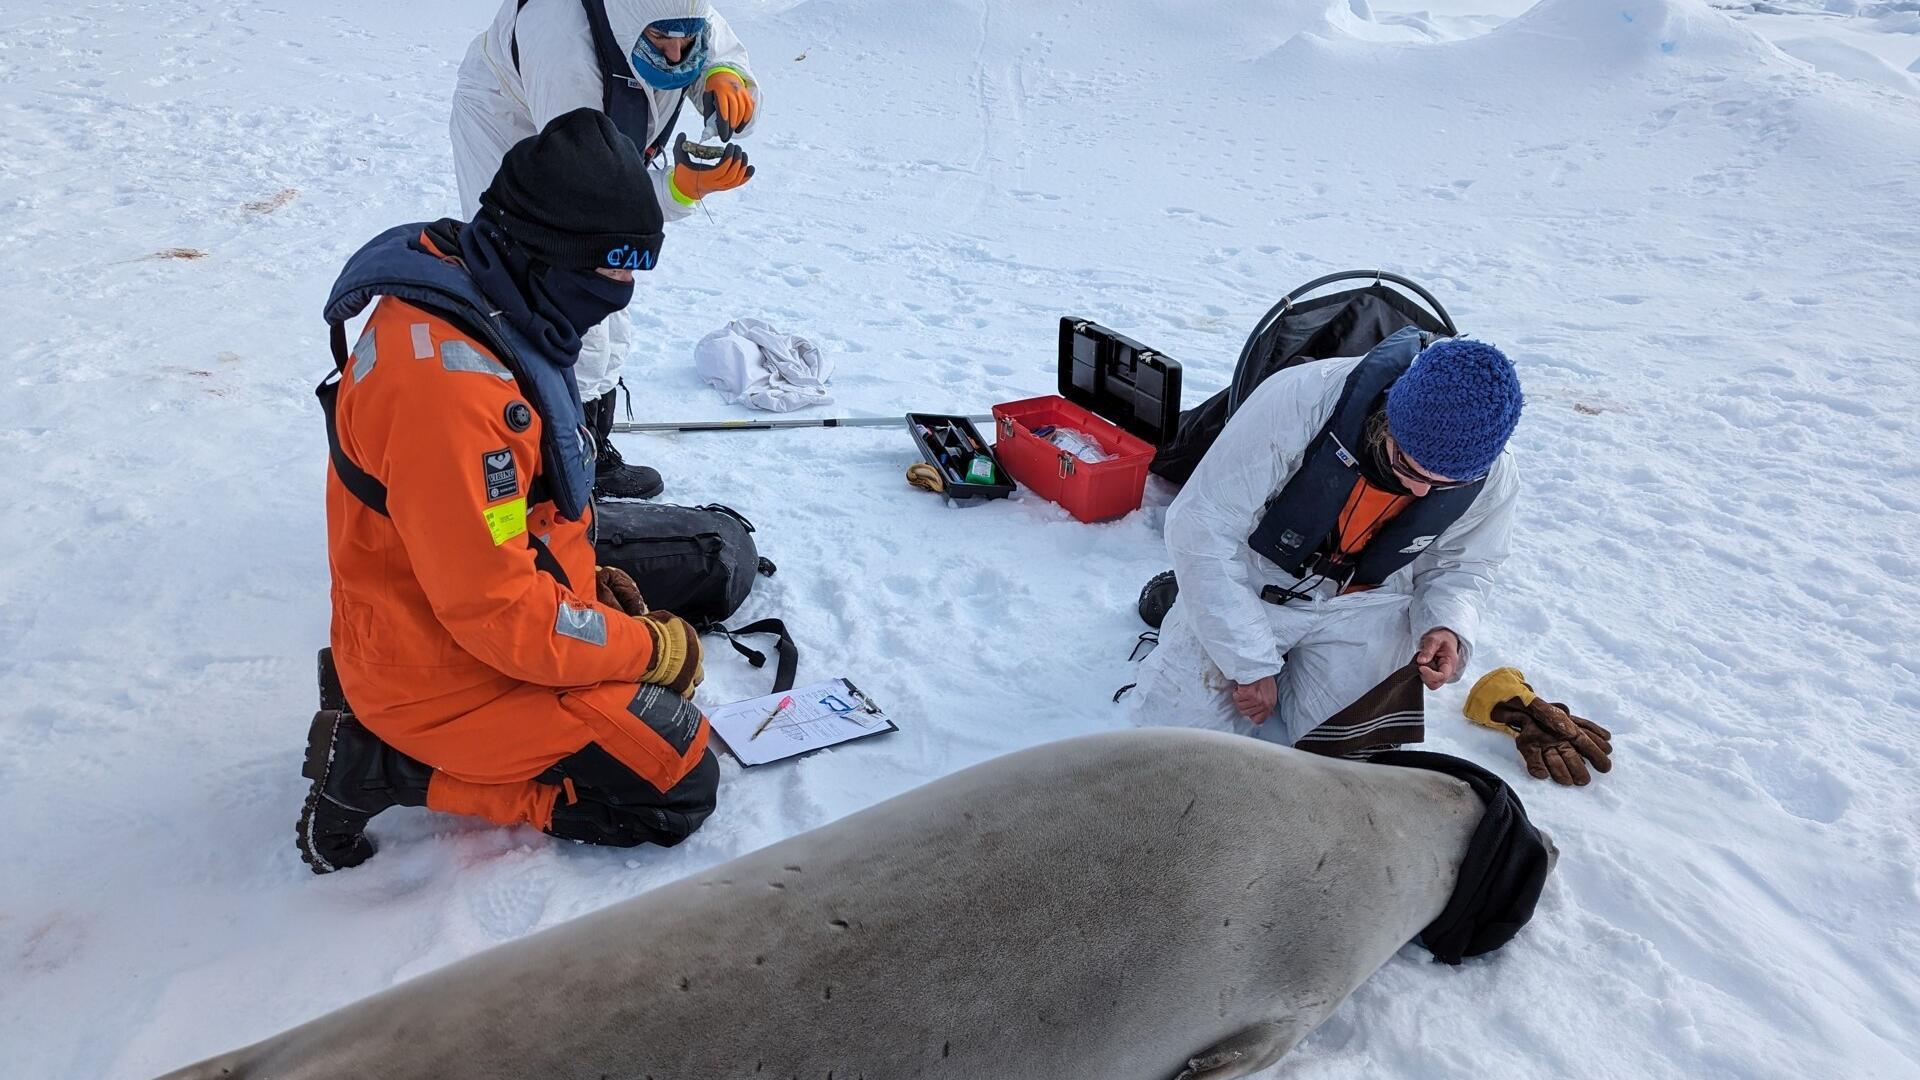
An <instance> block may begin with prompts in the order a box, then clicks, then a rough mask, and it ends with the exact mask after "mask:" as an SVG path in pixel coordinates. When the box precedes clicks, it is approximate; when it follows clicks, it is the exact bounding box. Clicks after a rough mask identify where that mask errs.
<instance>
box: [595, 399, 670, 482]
mask: <svg viewBox="0 0 1920 1080" xmlns="http://www.w3.org/2000/svg"><path fill="white" fill-rule="evenodd" d="M619 393H620V391H619V390H618V389H614V390H609V391H607V392H606V393H605V394H604V395H602V396H601V397H599V398H597V399H595V400H593V401H589V402H587V403H586V409H587V423H588V425H589V426H591V427H592V428H593V443H594V460H593V493H594V494H595V495H597V496H599V497H600V498H603V499H651V498H653V497H654V496H656V495H658V494H660V493H661V492H662V491H665V490H666V487H667V485H666V481H664V480H662V479H661V478H660V473H659V472H658V471H657V470H654V469H650V468H648V467H647V466H645V465H629V464H627V462H626V459H625V458H622V457H621V456H620V451H619V449H618V448H616V447H615V446H614V445H613V417H614V398H615V397H616V396H617V395H618V394H619Z"/></svg>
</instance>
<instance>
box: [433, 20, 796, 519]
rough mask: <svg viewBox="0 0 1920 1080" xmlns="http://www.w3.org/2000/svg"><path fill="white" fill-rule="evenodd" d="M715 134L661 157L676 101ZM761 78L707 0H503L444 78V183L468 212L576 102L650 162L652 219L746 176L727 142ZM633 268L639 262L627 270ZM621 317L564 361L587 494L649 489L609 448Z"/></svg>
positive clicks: (652, 491) (685, 209) (741, 125)
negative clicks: (447, 157)
mask: <svg viewBox="0 0 1920 1080" xmlns="http://www.w3.org/2000/svg"><path fill="white" fill-rule="evenodd" d="M689 100H691V101H692V103H693V105H694V108H695V109H696V110H698V111H699V113H700V114H701V116H702V117H704V118H705V121H706V123H705V130H706V132H707V133H708V135H709V136H716V137H718V138H719V139H720V141H722V142H724V143H728V144H730V145H728V146H727V148H726V150H725V152H724V153H723V154H721V155H720V156H719V157H718V158H711V157H696V156H695V153H694V152H692V151H689V150H688V149H687V147H686V137H685V136H684V135H682V136H681V137H680V139H679V140H677V141H676V142H675V143H674V145H673V148H672V153H671V155H670V160H667V161H665V162H664V164H665V166H666V167H664V168H662V167H659V166H660V165H661V164H663V162H662V161H661V158H662V155H663V153H664V152H665V150H666V141H667V139H668V137H669V136H671V135H672V134H673V130H674V123H675V121H676V120H677V118H678V117H679V114H680V109H681V106H682V105H683V104H685V103H686V102H687V101H689ZM760 106H761V97H760V86H759V83H758V82H757V81H756V80H755V79H754V77H753V69H752V67H751V65H750V64H749V62H748V60H747V50H746V47H745V46H744V45H742V44H741V42H740V39H739V38H738V37H736V36H735V35H734V33H733V30H732V28H731V27H729V26H728V25H727V21H726V20H725V19H724V18H722V17H721V15H720V13H719V12H717V11H715V10H713V6H712V5H711V4H710V3H708V2H707V0H505V2H504V3H503V4H502V5H501V7H500V12H499V14H498V15H496V16H495V17H494V20H493V25H491V26H489V27H488V28H487V29H486V31H485V32H484V33H482V34H481V35H480V36H479V37H476V38H475V39H474V40H473V44H472V45H471V46H469V47H468V49H467V55H466V59H465V60H464V61H463V62H462V63H461V65H460V74H459V77H458V80H457V82H456V84H455V87H454V94H453V116H452V121H451V124H450V127H451V130H452V136H453V164H454V179H455V181H456V183H457V184H458V185H459V189H460V204H461V210H462V213H463V215H464V216H465V217H467V218H468V219H471V218H472V217H473V216H474V214H476V213H477V212H478V211H479V208H480V193H481V192H482V191H484V190H486V187H487V184H489V183H490V182H491V181H492V180H493V175H494V173H495V172H496V171H497V170H498V169H499V167H500V160H501V158H503V157H504V156H505V155H506V152H507V150H508V149H509V148H510V147H512V146H513V145H514V144H515V143H517V142H519V141H520V140H521V139H524V138H527V137H528V136H531V135H533V134H535V133H537V132H538V131H539V130H540V129H541V128H542V127H544V126H545V125H546V123H547V122H548V121H550V120H552V119H553V118H554V117H556V116H559V115H561V114H563V113H567V112H571V111H573V110H574V109H578V108H582V107H585V108H594V109H602V110H604V111H606V112H607V114H608V115H609V116H610V117H611V118H612V119H613V122H614V125H615V126H616V127H618V128H619V129H620V131H621V132H622V133H623V134H625V135H626V136H627V137H628V138H630V139H632V140H633V142H634V145H635V146H637V147H638V148H639V149H640V150H641V152H642V154H643V155H644V156H645V158H646V160H647V162H648V163H649V164H650V165H654V166H655V168H654V170H653V172H652V173H651V177H652V181H653V188H654V197H655V199H656V200H657V201H658V202H659V204H660V210H661V215H662V216H663V217H664V218H665V219H666V220H667V221H676V220H678V219H680V218H684V217H686V216H687V215H688V214H691V213H692V212H693V208H694V207H695V206H697V205H699V202H700V200H701V199H703V198H705V197H706V196H708V195H710V194H713V193H714V192H716V191H727V190H731V189H733V188H737V187H739V186H740V185H742V184H744V183H746V182H747V180H748V178H749V177H751V176H752V175H753V167H752V166H751V165H750V164H748V162H747V156H746V154H745V152H744V151H742V150H741V149H740V148H739V146H737V145H732V143H733V140H734V139H735V138H737V137H739V136H743V135H747V134H750V133H751V132H752V131H753V130H754V129H755V127H757V125H758V121H759V118H760V111H761V110H760ZM628 269H642V267H628ZM631 326H632V324H631V322H630V321H629V320H628V319H627V317H626V315H625V313H624V312H622V313H616V314H615V315H614V316H613V317H612V318H610V319H608V320H606V322H604V323H603V324H601V325H600V326H599V327H597V328H595V330H594V331H592V332H590V333H589V334H588V335H587V337H586V339H585V340H584V342H583V343H582V346H581V349H580V359H579V361H578V363H577V364H576V365H575V368H574V375H575V378H576V379H577V380H578V382H579V384H580V397H581V400H582V401H583V402H585V403H586V405H587V415H588V419H589V421H591V422H592V424H593V427H594V432H595V437H596V442H597V444H598V447H597V449H598V451H599V458H598V462H597V468H596V477H595V481H596V482H595V490H596V492H598V493H599V494H601V495H603V496H611V497H615V498H651V497H652V496H654V495H657V494H659V492H660V490H661V488H662V486H663V485H662V482H661V480H660V475H659V473H658V472H657V471H655V470H653V469H650V468H647V467H645V466H637V465H628V464H626V463H625V462H624V461H623V460H622V459H621V457H620V453H619V451H618V450H616V449H614V447H613V444H612V442H611V441H610V439H609V437H608V436H609V435H610V433H611V430H612V426H613V410H614V395H615V393H616V387H617V386H618V385H619V381H620V368H621V365H622V363H623V362H624V361H625V359H626V354H627V352H628V351H629V349H630V348H631V345H632V340H631V339H632V329H631Z"/></svg>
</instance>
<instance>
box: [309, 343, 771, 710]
mask: <svg viewBox="0 0 1920 1080" xmlns="http://www.w3.org/2000/svg"><path fill="white" fill-rule="evenodd" d="M328 337H329V340H330V343H331V344H332V345H333V370H332V371H331V372H329V373H328V374H327V377H326V378H324V379H321V380H320V385H319V386H316V387H314V388H313V396H314V397H317V398H319V399H320V411H321V412H323V413H325V414H326V417H327V456H328V457H330V458H332V459H333V474H334V475H335V476H337V477H339V478H340V486H341V487H344V488H346V489H347V494H349V495H352V496H353V497H354V498H356V499H358V500H360V502H361V503H362V504H363V505H364V506H366V508H367V509H369V510H371V511H373V512H374V513H376V514H379V515H380V516H381V517H383V518H391V517H392V516H393V515H392V514H389V513H387V485H385V484H383V483H381V482H380V481H378V480H375V479H374V478H373V476H372V474H370V473H368V472H367V470H365V469H362V468H361V467H360V466H359V465H357V464H355V462H354V460H353V459H352V458H350V457H348V456H347V452H346V450H345V449H343V448H342V447H341V446H340V420H339V416H338V413H339V406H340V379H341V377H342V375H343V374H344V373H345V372H346V370H347V360H348V358H349V357H348V354H347V326H346V324H345V323H334V324H333V327H332V329H331V332H330V333H329V335H328ZM552 498H553V494H552V492H551V490H550V489H549V488H548V486H547V485H546V475H545V474H544V473H542V474H541V475H539V476H536V477H534V478H533V482H532V483H530V484H528V485H527V505H529V506H537V505H539V504H540V503H542V502H549V501H551V500H552ZM527 546H528V547H530V548H532V549H533V567H534V569H536V570H544V571H546V572H547V573H548V574H551V575H553V579H554V580H555V581H558V582H559V583H560V584H561V586H562V587H563V588H567V589H571V588H573V583H572V582H571V581H568V580H567V571H566V569H565V568H563V567H562V566H561V565H560V560H559V559H557V558H555V557H554V555H553V552H552V551H550V550H548V548H547V545H546V544H545V543H542V542H541V540H540V538H539V537H537V536H535V535H533V533H532V531H531V530H529V531H528V533H527ZM782 689H786V688H785V687H782Z"/></svg>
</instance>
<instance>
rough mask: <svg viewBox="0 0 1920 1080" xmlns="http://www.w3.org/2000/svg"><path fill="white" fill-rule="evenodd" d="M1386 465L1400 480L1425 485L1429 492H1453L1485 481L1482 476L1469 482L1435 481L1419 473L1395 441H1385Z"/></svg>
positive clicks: (1418, 469) (1417, 468) (1418, 468)
mask: <svg viewBox="0 0 1920 1080" xmlns="http://www.w3.org/2000/svg"><path fill="white" fill-rule="evenodd" d="M1387 465H1388V466H1389V467H1391V468H1392V469H1393V471H1394V472H1396V473H1398V474H1400V479H1402V480H1411V481H1413V482H1414V483H1416V484H1425V485H1426V486H1427V488H1428V489H1429V490H1431V491H1453V490H1455V489H1458V488H1463V487H1470V486H1472V485H1474V484H1477V483H1479V482H1480V481H1482V480H1484V479H1486V477H1484V476H1476V477H1474V478H1473V479H1471V480H1436V479H1434V478H1433V477H1431V476H1428V475H1427V474H1426V473H1423V472H1421V471H1420V467H1419V466H1417V465H1415V464H1414V463H1413V459H1412V458H1410V457H1408V456H1407V455H1406V454H1404V453H1402V452H1401V450H1400V443H1399V441H1398V440H1395V439H1388V440H1387Z"/></svg>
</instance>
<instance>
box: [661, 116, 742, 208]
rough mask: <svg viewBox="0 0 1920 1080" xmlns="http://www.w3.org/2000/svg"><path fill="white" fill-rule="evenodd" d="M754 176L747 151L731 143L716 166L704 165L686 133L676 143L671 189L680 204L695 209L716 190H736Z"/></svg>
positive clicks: (669, 181)
mask: <svg viewBox="0 0 1920 1080" xmlns="http://www.w3.org/2000/svg"><path fill="white" fill-rule="evenodd" d="M752 176H753V166H751V165H749V164H747V152H746V151H745V150H742V149H740V147H738V146H736V145H732V144H729V145H728V146H727V148H726V150H725V151H724V152H722V153H721V155H720V158H719V160H717V161H715V162H713V163H712V164H702V163H700V162H699V161H696V160H694V156H693V154H692V153H691V152H690V151H688V149H687V133H686V132H684V131H683V132H681V133H680V134H679V135H678V136H676V137H675V138H674V140H673V172H672V173H671V174H670V175H668V177H667V187H668V189H669V190H671V191H672V193H673V197H674V198H675V199H676V200H678V201H679V202H682V203H685V204H687V205H689V206H691V205H693V204H694V203H697V202H699V201H700V200H701V199H704V198H706V197H707V196H709V195H711V194H713V193H714V192H716V191H732V190H733V189H734V188H737V187H739V186H740V185H741V184H744V183H746V182H747V180H748V179H750V178H751V177H752Z"/></svg>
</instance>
